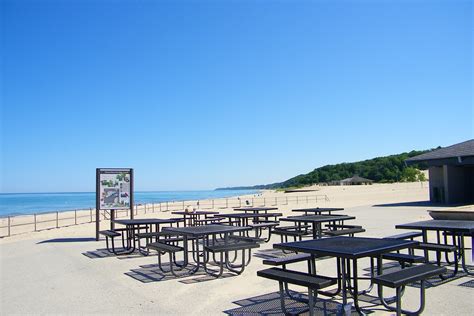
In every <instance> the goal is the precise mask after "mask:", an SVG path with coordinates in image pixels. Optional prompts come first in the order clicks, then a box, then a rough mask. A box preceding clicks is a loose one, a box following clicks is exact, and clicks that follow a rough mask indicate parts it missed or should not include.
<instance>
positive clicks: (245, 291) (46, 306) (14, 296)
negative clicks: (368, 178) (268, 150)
mask: <svg viewBox="0 0 474 316" xmlns="http://www.w3.org/2000/svg"><path fill="white" fill-rule="evenodd" d="M310 194H311V193H289V194H285V193H283V192H276V193H275V192H273V191H265V192H263V193H262V196H261V197H265V200H266V201H265V204H266V205H267V206H270V205H271V204H272V200H273V201H275V198H276V201H277V202H278V203H279V205H278V207H279V211H280V212H282V213H284V215H289V214H290V213H291V209H295V208H303V207H316V206H319V207H344V208H345V211H344V212H343V213H344V214H348V215H354V216H356V220H354V221H352V222H351V224H352V223H354V224H358V225H362V226H363V227H364V228H365V229H366V230H367V231H366V232H365V233H363V234H360V236H374V237H382V236H387V235H391V234H395V233H397V230H396V229H395V227H394V226H395V225H396V224H400V223H407V222H413V221H418V220H426V219H430V217H429V215H428V213H427V212H426V210H427V209H446V207H434V206H430V205H429V204H427V201H428V184H427V183H399V184H375V185H371V186H344V187H341V186H330V187H320V188H319V190H318V191H317V192H314V194H319V195H327V197H328V198H329V201H326V200H319V201H318V202H317V203H316V202H315V201H314V200H311V199H309V200H308V202H306V199H305V198H303V197H304V196H308V195H310ZM286 196H291V197H295V196H301V197H302V198H301V199H298V203H296V201H294V199H292V198H290V202H289V203H288V204H287V205H286V204H285V203H280V202H279V201H283V200H285V197H286ZM252 197H253V198H256V197H254V196H245V197H242V198H241V199H242V200H244V201H245V200H248V199H251V198H252ZM273 203H274V202H273ZM218 210H219V211H220V212H232V211H231V210H229V209H218ZM292 215H294V213H293V214H292ZM138 217H157V218H169V217H174V215H172V214H171V213H170V212H155V213H148V214H146V215H143V214H140V215H139V216H138ZM107 226H108V223H107V222H104V223H102V229H106V228H107ZM94 229H95V224H94V223H86V224H81V225H77V226H69V227H64V228H59V229H50V230H44V231H40V232H32V233H25V234H19V235H16V236H11V237H7V238H3V239H0V259H1V260H0V292H1V294H0V312H1V314H2V315H12V314H167V315H183V314H192V315H197V314H201V315H217V314H222V313H223V312H227V313H228V314H234V315H235V314H246V313H247V314H251V311H253V312H255V313H259V312H260V313H268V314H271V313H278V311H279V301H278V299H277V298H276V296H275V295H274V293H275V292H276V291H277V290H278V284H277V282H272V281H270V280H266V279H262V278H259V277H257V276H256V272H257V271H258V270H261V269H263V268H266V267H265V266H264V265H263V264H262V259H261V258H259V257H257V256H262V255H264V254H268V253H269V252H272V251H271V249H272V243H274V242H279V238H278V236H273V237H272V241H271V242H270V243H267V244H263V245H262V246H261V248H259V249H256V251H254V253H253V254H254V256H253V258H252V261H251V263H250V265H249V266H248V267H247V268H246V270H245V271H244V273H243V274H242V275H238V276H234V275H232V276H230V277H225V278H220V279H213V278H209V277H205V276H204V275H202V274H200V275H194V276H190V277H186V278H180V279H176V278H174V277H166V278H164V279H163V278H162V276H161V275H160V274H159V273H157V267H156V260H157V258H156V256H148V257H144V256H141V255H137V254H135V255H130V256H120V257H116V256H105V257H97V256H95V255H98V254H102V253H103V252H101V251H97V249H103V248H104V247H105V242H104V240H101V241H98V242H97V241H95V239H94V236H95V233H94ZM399 232H400V231H398V233H399ZM469 244H470V243H469ZM469 246H470V245H469ZM84 254H86V255H84ZM469 257H471V255H470V253H469ZM470 264H472V263H470ZM359 267H360V268H361V269H363V268H366V267H368V260H362V261H361V262H360V264H359ZM292 268H295V269H299V268H301V269H302V270H303V269H305V267H304V264H296V265H294V266H292ZM318 273H320V274H324V275H334V273H335V264H334V260H321V261H318ZM361 273H367V272H366V271H362V270H361ZM468 281H470V282H471V283H474V278H472V277H466V276H462V277H460V278H457V279H455V280H450V281H449V282H446V283H445V284H443V285H438V286H434V287H431V288H429V289H428V290H427V292H426V297H427V302H426V309H425V314H426V315H448V314H451V315H468V314H472V313H473V311H474V301H473V300H472V294H473V293H474V292H473V290H472V288H469V287H467V286H460V284H463V283H466V282H468ZM293 288H294V289H295V290H301V291H302V290H303V289H301V288H298V287H293ZM272 293H273V294H272ZM388 293H392V292H388ZM323 298H324V297H323ZM403 302H404V306H406V307H407V308H415V307H416V305H417V303H418V290H417V289H415V288H413V287H408V288H407V293H406V294H405V296H404V300H403ZM236 303H239V304H240V305H239V304H236ZM375 314H377V315H378V314H390V313H387V312H383V311H377V312H376V313H375Z"/></svg>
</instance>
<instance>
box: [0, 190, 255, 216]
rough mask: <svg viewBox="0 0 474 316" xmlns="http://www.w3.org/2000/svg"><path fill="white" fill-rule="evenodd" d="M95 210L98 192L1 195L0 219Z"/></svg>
mask: <svg viewBox="0 0 474 316" xmlns="http://www.w3.org/2000/svg"><path fill="white" fill-rule="evenodd" d="M254 193H257V191H254V190H222V191H156V192H135V203H137V204H140V203H153V202H155V203H157V202H166V201H183V200H186V201H188V200H204V199H213V198H223V197H231V196H237V195H244V194H254ZM89 207H95V192H84V193H12V194H10V193H6V194H0V216H5V215H18V214H33V213H44V212H49V211H66V210H74V209H88V208H89Z"/></svg>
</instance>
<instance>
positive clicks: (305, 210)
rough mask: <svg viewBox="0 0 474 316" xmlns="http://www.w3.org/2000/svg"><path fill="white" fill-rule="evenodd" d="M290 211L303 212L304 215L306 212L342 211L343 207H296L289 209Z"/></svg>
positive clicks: (329, 213) (318, 213)
mask: <svg viewBox="0 0 474 316" xmlns="http://www.w3.org/2000/svg"><path fill="white" fill-rule="evenodd" d="M291 211H292V212H304V215H308V213H313V214H315V215H322V213H328V215H331V213H332V212H339V211H344V208H341V207H313V208H298V209H294V210H291Z"/></svg>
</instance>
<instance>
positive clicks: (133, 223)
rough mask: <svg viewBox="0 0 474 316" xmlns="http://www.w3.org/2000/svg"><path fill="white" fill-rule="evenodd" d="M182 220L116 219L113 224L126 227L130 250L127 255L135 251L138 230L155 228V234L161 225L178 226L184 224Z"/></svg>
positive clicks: (128, 248)
mask: <svg viewBox="0 0 474 316" xmlns="http://www.w3.org/2000/svg"><path fill="white" fill-rule="evenodd" d="M182 221H183V220H182V219H181V218H168V219H163V218H136V219H114V220H112V222H113V223H114V224H119V225H124V226H125V231H126V233H127V247H126V249H127V250H130V251H129V252H127V253H131V252H133V251H135V248H136V244H135V233H136V231H137V230H140V229H146V230H147V231H148V230H149V229H150V230H152V229H151V227H152V226H155V232H159V231H160V225H162V224H175V223H176V224H178V225H179V223H180V222H182Z"/></svg>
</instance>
